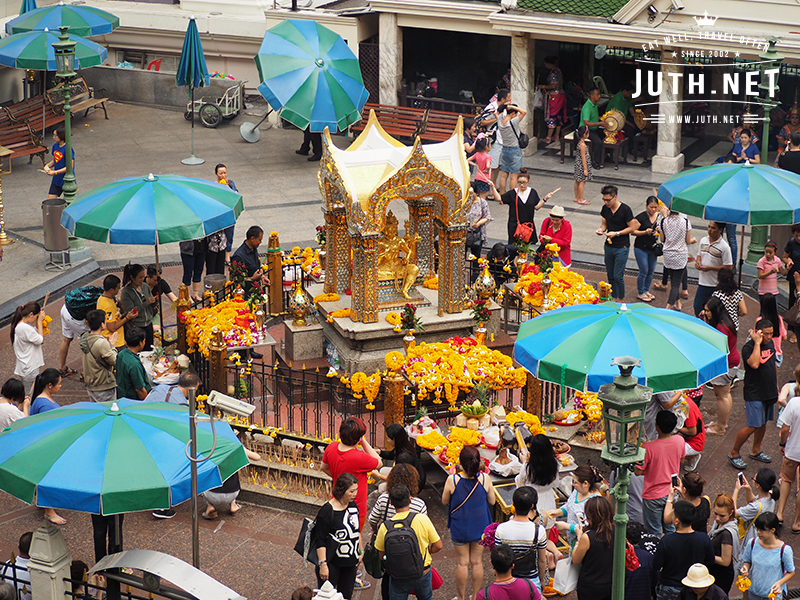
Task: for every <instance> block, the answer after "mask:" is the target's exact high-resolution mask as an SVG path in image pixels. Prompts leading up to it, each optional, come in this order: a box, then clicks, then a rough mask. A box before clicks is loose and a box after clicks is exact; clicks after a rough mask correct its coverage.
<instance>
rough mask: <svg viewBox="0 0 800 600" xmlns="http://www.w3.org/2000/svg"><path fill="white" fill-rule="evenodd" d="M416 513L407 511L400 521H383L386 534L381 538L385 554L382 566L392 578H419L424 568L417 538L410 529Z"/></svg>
mask: <svg viewBox="0 0 800 600" xmlns="http://www.w3.org/2000/svg"><path fill="white" fill-rule="evenodd" d="M417 514H418V513H415V512H409V513H408V515H406V518H405V519H403V520H401V521H393V520H391V519H387V520H386V521H384V522H383V524H384V526H385V527H386V536H385V537H384V539H383V540H384V541H383V551H384V553H385V555H386V562H385V565H384V566H385V569H386V572H387V573H388V574H389V576H390V577H392V578H393V579H406V580H413V579H419V578H420V577H422V574H423V571H424V570H425V561H424V560H423V558H422V552H420V549H419V539H417V534H416V533H415V532H414V530H413V529H411V522H412V521H413V520H414V517H416V516H417Z"/></svg>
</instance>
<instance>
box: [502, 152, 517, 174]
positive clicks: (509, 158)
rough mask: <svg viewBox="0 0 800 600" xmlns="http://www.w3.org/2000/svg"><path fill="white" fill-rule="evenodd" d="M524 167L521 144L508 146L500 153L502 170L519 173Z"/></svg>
mask: <svg viewBox="0 0 800 600" xmlns="http://www.w3.org/2000/svg"><path fill="white" fill-rule="evenodd" d="M521 168H522V150H520V148H519V146H513V147H506V146H503V151H502V152H501V153H500V170H501V171H503V172H505V173H519V170H520V169H521Z"/></svg>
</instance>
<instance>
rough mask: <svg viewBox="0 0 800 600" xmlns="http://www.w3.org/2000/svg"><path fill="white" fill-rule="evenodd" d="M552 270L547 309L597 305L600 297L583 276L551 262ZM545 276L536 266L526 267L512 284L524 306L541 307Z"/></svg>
mask: <svg viewBox="0 0 800 600" xmlns="http://www.w3.org/2000/svg"><path fill="white" fill-rule="evenodd" d="M552 268H553V270H552V271H551V272H550V274H549V277H550V280H551V281H552V283H551V285H550V292H549V295H548V307H549V308H560V307H562V306H572V305H573V304H597V302H598V301H599V299H600V296H599V295H598V294H597V291H596V290H595V289H594V288H593V287H592V286H591V285H589V284H588V283H586V280H585V279H584V278H583V275H580V274H579V273H575V272H574V271H570V270H569V269H567V268H566V267H564V266H563V265H562V264H561V263H560V262H558V261H554V262H553V267H552ZM544 276H545V274H544V273H543V272H542V270H541V269H540V268H539V267H538V266H536V265H528V266H527V267H525V270H524V271H523V272H522V276H521V277H520V278H519V280H518V281H517V283H515V284H514V291H515V292H516V293H517V294H519V295H520V296H521V297H522V300H523V301H524V302H525V303H526V304H530V305H532V306H542V303H543V302H544V293H543V292H542V279H544Z"/></svg>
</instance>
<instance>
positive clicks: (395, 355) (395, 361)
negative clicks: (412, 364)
mask: <svg viewBox="0 0 800 600" xmlns="http://www.w3.org/2000/svg"><path fill="white" fill-rule="evenodd" d="M383 361H384V362H385V363H386V368H387V369H389V370H390V371H397V370H399V369H400V368H402V366H403V363H405V361H406V357H405V356H403V353H402V352H398V351H397V350H392V351H391V352H389V353H388V354H387V355H386V356H384V357H383Z"/></svg>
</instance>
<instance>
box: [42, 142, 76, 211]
mask: <svg viewBox="0 0 800 600" xmlns="http://www.w3.org/2000/svg"><path fill="white" fill-rule="evenodd" d="M64 131H65V130H64V127H63V126H59V127H58V128H56V129H55V130H53V140H54V141H55V143H54V144H53V148H52V152H53V160H51V161H50V162H49V163H47V164H46V165H45V166H44V168H43V169H42V173H45V174H47V175H50V176H51V177H52V178H53V179H52V180H51V182H50V191H49V192H48V194H47V198H48V200H49V199H52V198H58V197H59V196H61V194H62V193H63V191H64V175H66V173H67V160H66V156H65V154H64V153H65V152H66V151H67V142H66V139H67V138H66V137H65V134H64ZM72 172H73V174H74V173H75V148H73V149H72Z"/></svg>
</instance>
